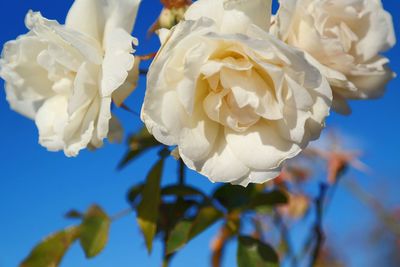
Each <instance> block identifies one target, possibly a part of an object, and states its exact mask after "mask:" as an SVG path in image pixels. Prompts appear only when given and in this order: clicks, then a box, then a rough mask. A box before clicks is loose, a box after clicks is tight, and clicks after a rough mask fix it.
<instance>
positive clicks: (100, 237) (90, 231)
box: [80, 205, 111, 258]
mask: <svg viewBox="0 0 400 267" xmlns="http://www.w3.org/2000/svg"><path fill="white" fill-rule="evenodd" d="M110 224H111V220H110V218H109V217H108V216H107V214H106V213H105V212H104V211H103V210H102V209H101V208H100V207H99V206H96V205H94V206H92V207H90V208H89V210H88V211H87V213H86V214H85V217H84V219H83V222H82V224H81V236H80V241H81V246H82V248H83V250H84V252H85V255H86V257H87V258H93V257H95V256H96V255H98V254H99V253H100V252H101V251H102V250H103V249H104V247H105V246H106V244H107V241H108V232H109V230H110Z"/></svg>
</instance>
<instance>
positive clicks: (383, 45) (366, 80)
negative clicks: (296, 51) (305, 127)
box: [272, 0, 396, 114]
mask: <svg viewBox="0 0 400 267" xmlns="http://www.w3.org/2000/svg"><path fill="white" fill-rule="evenodd" d="M272 31H273V32H274V33H276V34H277V35H278V36H279V38H280V39H282V40H283V41H285V42H286V43H288V44H289V45H292V46H295V47H298V48H300V49H302V50H304V51H306V52H308V53H309V54H310V55H311V56H312V57H313V58H314V59H315V60H316V61H314V60H313V59H310V60H311V61H314V65H316V66H317V67H318V68H319V69H320V70H321V72H322V73H323V75H325V76H326V77H327V78H328V80H329V82H330V84H331V86H332V90H333V95H334V101H333V107H334V108H335V109H336V110H337V111H338V112H341V113H344V114H348V113H350V108H349V106H348V104H347V101H346V100H347V99H368V98H377V97H380V96H381V95H382V94H383V93H384V91H385V90H384V87H385V85H386V83H387V82H388V81H390V80H391V79H392V78H393V77H394V76H395V75H394V73H393V72H392V71H391V70H390V69H389V67H388V65H387V64H388V62H389V60H388V59H387V58H385V57H383V56H381V55H379V53H381V52H383V51H385V50H387V49H389V48H390V47H392V46H393V45H394V44H395V42H396V40H395V35H394V30H393V22H392V18H391V16H390V14H389V13H388V12H386V11H385V10H384V9H383V7H382V3H381V1H380V0H281V1H280V8H279V11H278V14H277V16H276V21H275V24H274V26H273V29H272ZM317 61H318V62H317Z"/></svg>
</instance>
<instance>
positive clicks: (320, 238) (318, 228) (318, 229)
mask: <svg viewBox="0 0 400 267" xmlns="http://www.w3.org/2000/svg"><path fill="white" fill-rule="evenodd" d="M328 188H329V187H328V185H327V184H325V183H321V184H320V189H319V195H318V197H317V199H316V200H315V205H316V213H317V214H316V220H315V225H314V234H315V236H316V241H315V245H314V249H313V251H312V258H311V264H310V266H315V264H316V263H317V260H318V256H319V254H320V251H321V249H322V246H323V244H324V242H325V234H324V231H323V226H322V220H323V215H324V202H325V198H326V195H327V191H328Z"/></svg>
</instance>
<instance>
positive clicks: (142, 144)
mask: <svg viewBox="0 0 400 267" xmlns="http://www.w3.org/2000/svg"><path fill="white" fill-rule="evenodd" d="M128 143H129V148H130V149H129V151H128V152H127V153H126V154H125V155H124V157H123V158H122V160H121V161H120V163H119V164H118V169H122V168H124V167H125V166H126V165H127V164H128V163H129V162H131V161H132V160H134V159H135V158H136V157H138V156H140V155H141V154H142V153H143V152H145V151H146V150H148V149H150V148H152V147H156V146H159V145H160V143H159V142H158V141H157V140H156V139H155V138H154V137H153V136H152V135H151V134H150V133H149V132H148V131H147V129H146V127H143V129H142V130H140V131H139V132H138V133H136V134H135V135H133V136H131V137H130V138H129V142H128Z"/></svg>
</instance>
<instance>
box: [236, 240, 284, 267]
mask: <svg viewBox="0 0 400 267" xmlns="http://www.w3.org/2000/svg"><path fill="white" fill-rule="evenodd" d="M237 262H238V266H239V267H278V266H279V258H278V255H277V254H276V252H275V251H274V249H273V248H272V247H271V246H269V245H267V244H265V243H263V242H261V241H259V240H257V239H254V238H252V237H248V236H240V237H239V244H238V250H237Z"/></svg>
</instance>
